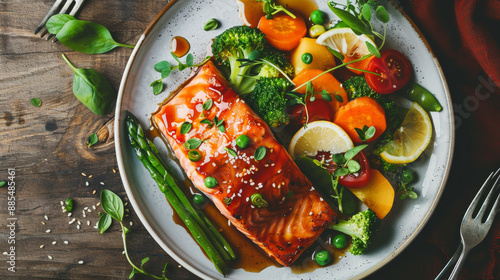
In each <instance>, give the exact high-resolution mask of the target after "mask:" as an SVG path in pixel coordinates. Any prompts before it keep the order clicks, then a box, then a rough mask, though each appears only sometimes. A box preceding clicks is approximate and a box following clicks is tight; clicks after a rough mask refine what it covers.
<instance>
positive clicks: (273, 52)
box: [259, 46, 294, 78]
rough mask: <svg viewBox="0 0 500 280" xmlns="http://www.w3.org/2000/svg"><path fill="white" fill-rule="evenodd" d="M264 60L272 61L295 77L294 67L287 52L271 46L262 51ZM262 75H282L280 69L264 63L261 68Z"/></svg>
mask: <svg viewBox="0 0 500 280" xmlns="http://www.w3.org/2000/svg"><path fill="white" fill-rule="evenodd" d="M262 60H263V61H267V62H270V63H272V64H273V65H275V66H277V67H278V68H280V69H281V71H283V72H284V73H285V74H286V75H287V76H288V77H292V78H293V74H294V68H293V66H292V64H291V63H290V60H288V58H287V57H286V55H285V53H283V52H282V51H280V50H278V49H275V48H273V47H271V46H269V47H267V48H264V50H263V51H262ZM259 76H260V77H268V78H277V77H279V76H280V73H279V71H278V69H276V68H275V67H272V66H271V65H269V64H264V65H263V66H262V68H261V69H260V70H259Z"/></svg>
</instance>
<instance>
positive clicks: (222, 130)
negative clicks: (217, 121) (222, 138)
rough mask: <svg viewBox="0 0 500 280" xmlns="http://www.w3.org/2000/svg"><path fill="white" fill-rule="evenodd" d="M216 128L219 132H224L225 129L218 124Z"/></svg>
mask: <svg viewBox="0 0 500 280" xmlns="http://www.w3.org/2000/svg"><path fill="white" fill-rule="evenodd" d="M217 128H218V129H219V131H220V132H222V133H226V129H225V128H224V125H219V126H217Z"/></svg>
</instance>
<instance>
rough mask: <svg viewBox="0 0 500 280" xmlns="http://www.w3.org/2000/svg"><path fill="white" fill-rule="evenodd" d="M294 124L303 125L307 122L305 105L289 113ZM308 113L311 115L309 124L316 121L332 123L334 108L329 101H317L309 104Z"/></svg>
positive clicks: (295, 107)
mask: <svg viewBox="0 0 500 280" xmlns="http://www.w3.org/2000/svg"><path fill="white" fill-rule="evenodd" d="M288 113H289V114H290V118H291V119H292V121H293V122H297V123H299V124H301V125H303V124H304V123H305V122H306V119H307V114H306V108H305V107H304V105H300V104H299V105H295V106H293V107H291V109H290V110H289V111H288ZM307 113H308V114H309V122H314V121H320V120H325V121H330V122H331V121H332V120H333V113H332V108H331V106H330V105H329V104H328V101H325V100H323V99H315V100H314V101H313V102H310V101H308V102H307Z"/></svg>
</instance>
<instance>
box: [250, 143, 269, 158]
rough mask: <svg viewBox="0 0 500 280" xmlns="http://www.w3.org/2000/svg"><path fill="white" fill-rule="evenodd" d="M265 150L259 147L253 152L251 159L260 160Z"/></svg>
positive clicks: (264, 154)
mask: <svg viewBox="0 0 500 280" xmlns="http://www.w3.org/2000/svg"><path fill="white" fill-rule="evenodd" d="M266 152H267V148H266V147H264V146H260V147H258V148H257V149H255V152H254V153H253V158H254V159H255V160H262V159H264V157H265V156H266Z"/></svg>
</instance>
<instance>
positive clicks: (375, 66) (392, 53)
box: [365, 50, 411, 94]
mask: <svg viewBox="0 0 500 280" xmlns="http://www.w3.org/2000/svg"><path fill="white" fill-rule="evenodd" d="M366 70H368V71H370V72H375V73H379V74H380V75H381V76H377V75H374V74H371V73H365V78H366V82H367V83H368V85H369V86H370V87H371V88H372V89H373V90H374V91H376V92H378V93H380V94H388V93H393V92H395V91H396V90H398V89H400V88H402V87H403V86H404V85H406V83H408V81H409V80H410V76H411V65H410V61H408V59H407V58H406V57H405V56H404V55H403V54H402V53H400V52H398V51H396V50H384V51H382V52H380V58H378V57H373V58H372V59H371V60H370V62H369V63H368V65H367V66H366Z"/></svg>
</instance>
